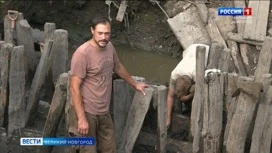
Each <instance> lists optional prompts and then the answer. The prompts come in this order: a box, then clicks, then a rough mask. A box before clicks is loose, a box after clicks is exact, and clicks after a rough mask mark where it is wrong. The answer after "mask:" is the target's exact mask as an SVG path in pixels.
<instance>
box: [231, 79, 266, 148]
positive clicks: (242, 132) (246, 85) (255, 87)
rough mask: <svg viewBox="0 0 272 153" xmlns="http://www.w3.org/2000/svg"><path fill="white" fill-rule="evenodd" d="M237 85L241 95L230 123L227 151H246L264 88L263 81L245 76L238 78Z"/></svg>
mask: <svg viewBox="0 0 272 153" xmlns="http://www.w3.org/2000/svg"><path fill="white" fill-rule="evenodd" d="M237 87H238V90H239V91H240V95H239V97H238V102H237V109H236V111H235V114H234V115H233V118H232V120H231V123H230V124H231V125H230V130H229V134H228V139H227V141H226V151H227V153H234V152H235V153H244V146H245V141H246V137H247V134H248V131H249V127H250V124H251V121H252V119H253V114H254V110H255V107H256V104H257V101H258V97H259V94H260V91H261V90H262V84H261V83H256V82H254V80H253V79H252V78H249V77H243V76H241V77H240V79H238V81H237ZM237 144H239V145H237Z"/></svg>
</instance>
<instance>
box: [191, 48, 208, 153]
mask: <svg viewBox="0 0 272 153" xmlns="http://www.w3.org/2000/svg"><path fill="white" fill-rule="evenodd" d="M196 49H197V50H196V84H195V96H194V99H193V103H192V112H191V133H192V136H193V137H194V141H193V153H197V152H199V151H201V150H202V149H201V148H202V147H203V142H202V138H201V132H202V123H203V111H202V109H203V103H204V100H205V99H204V96H203V95H205V93H206V91H205V90H203V89H204V88H205V83H204V74H205V52H206V48H205V47H203V46H198V47H197V48H196Z"/></svg>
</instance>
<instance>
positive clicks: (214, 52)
mask: <svg viewBox="0 0 272 153" xmlns="http://www.w3.org/2000/svg"><path fill="white" fill-rule="evenodd" d="M223 48H224V46H223V44H220V43H218V42H213V43H212V45H211V48H210V51H209V60H208V64H207V69H217V68H218V67H219V59H220V56H221V53H222V50H223Z"/></svg>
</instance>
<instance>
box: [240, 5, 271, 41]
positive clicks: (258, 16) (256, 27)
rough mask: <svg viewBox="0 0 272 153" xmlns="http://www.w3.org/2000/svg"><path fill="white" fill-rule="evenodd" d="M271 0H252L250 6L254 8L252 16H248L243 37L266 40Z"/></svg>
mask: <svg viewBox="0 0 272 153" xmlns="http://www.w3.org/2000/svg"><path fill="white" fill-rule="evenodd" d="M269 6H270V1H255V0H250V1H249V4H248V8H252V16H248V17H247V20H246V21H247V22H246V25H245V31H244V35H243V38H244V39H250V40H256V41H264V39H265V37H266V32H267V23H268V15H269Z"/></svg>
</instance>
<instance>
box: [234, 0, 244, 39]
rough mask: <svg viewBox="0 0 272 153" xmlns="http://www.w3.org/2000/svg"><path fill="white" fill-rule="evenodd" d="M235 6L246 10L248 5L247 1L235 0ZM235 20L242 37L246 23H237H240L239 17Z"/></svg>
mask: <svg viewBox="0 0 272 153" xmlns="http://www.w3.org/2000/svg"><path fill="white" fill-rule="evenodd" d="M234 6H235V7H238V8H245V7H246V3H245V1H241V0H234ZM234 19H235V21H236V25H237V30H238V33H239V34H240V35H241V36H242V35H243V34H244V31H245V23H244V22H237V21H239V17H234Z"/></svg>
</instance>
